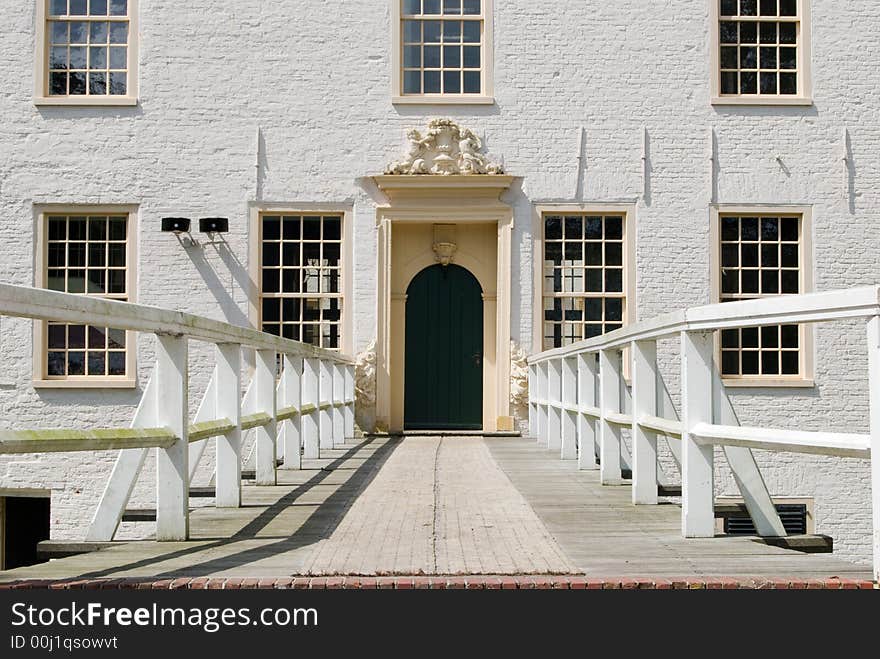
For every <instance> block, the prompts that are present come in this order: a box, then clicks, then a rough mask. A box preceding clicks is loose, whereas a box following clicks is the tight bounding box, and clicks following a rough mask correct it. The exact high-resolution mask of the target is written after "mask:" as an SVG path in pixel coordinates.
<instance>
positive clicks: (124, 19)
mask: <svg viewBox="0 0 880 659" xmlns="http://www.w3.org/2000/svg"><path fill="white" fill-rule="evenodd" d="M41 1H44V2H45V3H46V7H45V25H44V26H43V30H42V36H43V47H44V53H43V61H44V65H43V68H44V70H43V71H42V72H39V73H40V74H41V76H40V77H41V78H42V82H43V89H42V90H38V96H43V97H47V98H48V99H53V98H55V99H61V98H68V99H71V100H73V101H81V100H83V99H86V100H89V99H91V100H93V101H105V102H112V101H113V100H114V99H119V98H125V97H129V96H133V93H132V91H133V90H132V87H133V80H132V77H133V65H132V62H133V57H132V40H133V37H134V36H135V35H133V30H132V12H133V9H134V4H135V0H41Z"/></svg>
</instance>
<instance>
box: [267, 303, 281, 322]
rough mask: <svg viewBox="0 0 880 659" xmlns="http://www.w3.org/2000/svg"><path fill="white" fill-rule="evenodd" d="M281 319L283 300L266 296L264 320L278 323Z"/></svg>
mask: <svg viewBox="0 0 880 659" xmlns="http://www.w3.org/2000/svg"><path fill="white" fill-rule="evenodd" d="M280 320H281V300H279V299H278V298H266V299H264V300H263V322H264V323H277V322H278V321H280Z"/></svg>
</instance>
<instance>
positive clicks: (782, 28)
mask: <svg viewBox="0 0 880 659" xmlns="http://www.w3.org/2000/svg"><path fill="white" fill-rule="evenodd" d="M779 43H782V44H796V43H797V26H796V25H795V24H794V23H780V24H779Z"/></svg>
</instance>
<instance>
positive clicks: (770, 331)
mask: <svg viewBox="0 0 880 659" xmlns="http://www.w3.org/2000/svg"><path fill="white" fill-rule="evenodd" d="M761 347H762V348H778V347H779V326H778V325H773V326H771V327H762V328H761Z"/></svg>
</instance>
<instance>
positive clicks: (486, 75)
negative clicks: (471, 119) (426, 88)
mask: <svg viewBox="0 0 880 659" xmlns="http://www.w3.org/2000/svg"><path fill="white" fill-rule="evenodd" d="M401 2H402V0H391V45H392V48H391V102H392V103H393V104H396V105H494V103H495V96H494V93H495V68H494V52H495V45H494V42H495V37H494V16H495V0H483V13H482V21H483V46H482V53H481V57H482V62H481V66H480V72H481V73H482V76H481V78H482V86H483V89H482V92H481V93H480V94H442V93H441V94H427V95H426V94H424V93H422V94H404V93H403V61H402V51H403V34H402V33H403V23H402V21H403V13H402V8H401Z"/></svg>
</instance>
